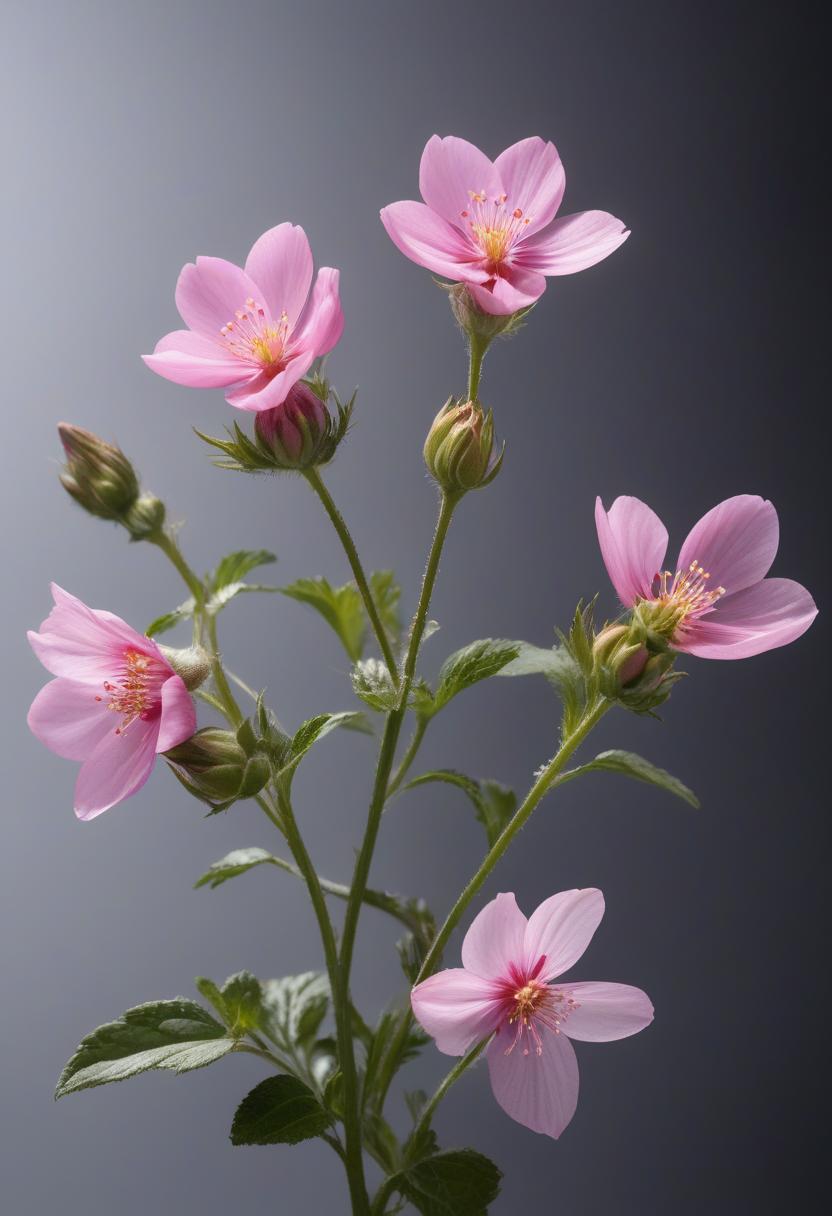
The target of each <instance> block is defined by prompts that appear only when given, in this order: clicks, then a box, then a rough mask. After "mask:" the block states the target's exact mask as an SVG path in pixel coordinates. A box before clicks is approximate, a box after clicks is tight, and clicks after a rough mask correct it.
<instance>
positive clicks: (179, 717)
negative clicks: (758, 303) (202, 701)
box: [156, 676, 196, 752]
mask: <svg viewBox="0 0 832 1216" xmlns="http://www.w3.org/2000/svg"><path fill="white" fill-rule="evenodd" d="M195 730H196V709H195V707H194V703H193V699H192V697H191V694H190V693H189V692H188V690H187V688H186V687H185V684H184V681H183V680H182V678H181V677H180V676H171V677H170V679H169V680H165V682H164V684H163V685H162V716H161V721H160V722H159V737H158V738H157V740H156V751H157V752H166V751H167V750H168V749H169V748H171V747H176V745H177V744H178V743H184V742H185V740H186V739H190V737H191V735H192V734H193V733H194V731H195Z"/></svg>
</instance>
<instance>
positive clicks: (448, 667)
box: [420, 638, 519, 717]
mask: <svg viewBox="0 0 832 1216" xmlns="http://www.w3.org/2000/svg"><path fill="white" fill-rule="evenodd" d="M518 650H519V643H518V642H506V641H499V640H498V641H494V640H493V639H491V638H486V639H484V640H483V641H480V642H471V644H470V645H468V646H464V647H463V648H462V650H457V651H456V652H455V653H454V654H452V655H451V656H450V657H449V658H447V659H446V660H445V662H444V663H443V664H442V667H441V668H440V671H439V683H438V686H437V689H436V692H435V693H434V697H433V704H432V705H431V706H429V707H426V708H425V709H424V710H421V711H420V712H422V713H423V714H424V716H425V717H429V716H432V715H433V714H435V713H438V711H439V710H440V709H442V708H443V707H444V706H445V705H447V704H448V702H449V701H450V700H451V698H452V697H455V696H456V695H457V693H460V692H462V691H463V689H465V688H470V687H471V685H472V684H477V683H478V682H479V681H480V680H487V679H488V678H489V677H490V676H495V675H496V674H497V673H498V672H499V671H501V670H502V668H503V667H505V666H506V664H507V663H510V662H511V661H512V660H513V659H516V658H517V654H518Z"/></svg>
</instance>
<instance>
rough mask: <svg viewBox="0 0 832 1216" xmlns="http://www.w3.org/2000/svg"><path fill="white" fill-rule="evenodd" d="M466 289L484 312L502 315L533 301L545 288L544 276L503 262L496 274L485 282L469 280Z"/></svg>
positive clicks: (527, 305) (497, 315) (527, 306)
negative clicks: (494, 277)
mask: <svg viewBox="0 0 832 1216" xmlns="http://www.w3.org/2000/svg"><path fill="white" fill-rule="evenodd" d="M468 290H469V291H470V293H471V295H472V296H473V297H474V300H475V302H476V303H477V305H478V307H479V308H481V309H482V311H483V312H487V313H490V314H491V316H495V317H505V316H510V315H511V313H513V312H520V310H521V309H522V308H530V307H531V306H532V304H534V303H536V302H537V301H538V300H539V299H540V297H541V296H542V295H543V293H544V291H545V290H546V280H545V279H544V277H543V275H542V274H538V273H537V271H534V270H528V269H526V268H525V267H523V266H517V265H505V266H503V267H502V268H501V271H500V275H499V277H498V278H496V279H489V280H488V284H487V286H486V285H482V286H481V285H478V284H477V283H473V282H469V283H468Z"/></svg>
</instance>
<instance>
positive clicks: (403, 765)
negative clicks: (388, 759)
mask: <svg viewBox="0 0 832 1216" xmlns="http://www.w3.org/2000/svg"><path fill="white" fill-rule="evenodd" d="M427 728H428V719H427V718H419V719H418V721H417V722H416V729H415V730H414V731H413V735H412V737H411V739H410V742H409V743H408V745H407V749H406V751H405V753H404V755H403V756H402V758H401V761H400V763H399V767H398V768H397V769H396V771H395V773H394V774H393V777H392V778H391V780H390V784H389V785H388V787H387V797H388V798H392V796H393V794H395V792H396V790H397V789H398V788H399V786H400V785H401V783H402V782H403V781H404V779H405V777H406V776H407V774H408V772H409V771H410V766H411V764H412V763H413V761H414V760H415V759H416V755H417V753H418V751H419V748H420V747H421V745H422V740H423V739H424V737H425V731H426V730H427Z"/></svg>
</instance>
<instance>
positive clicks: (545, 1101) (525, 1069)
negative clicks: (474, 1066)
mask: <svg viewBox="0 0 832 1216" xmlns="http://www.w3.org/2000/svg"><path fill="white" fill-rule="evenodd" d="M513 1039H514V1032H513V1029H512V1027H510V1026H508V1025H506V1024H504V1025H503V1026H501V1028H500V1031H499V1033H498V1034H497V1035H496V1037H495V1038H494V1039H493V1040H492V1042H491V1044H490V1045H489V1048H488V1071H489V1074H490V1077H491V1088H492V1090H493V1091H494V1097H495V1098H496V1099H497V1101H498V1102H499V1104H500V1106H502V1108H503V1110H504V1111H505V1112H506V1114H507V1115H510V1116H511V1118H512V1119H515V1120H516V1121H517V1122H518V1123H522V1124H523V1126H524V1127H528V1128H531V1130H532V1131H533V1132H541V1133H542V1134H543V1135H545V1136H552V1137H553V1138H554V1139H555V1140H557V1138H558V1136H559V1135H560V1134H561V1132H562V1131H563V1129H564V1128H565V1127H566V1126H567V1124H568V1123H569V1121H570V1120H571V1118H572V1116H573V1115H574V1113H575V1108H576V1106H577V1105H578V1061H577V1059H576V1058H575V1049H574V1048H573V1046H572V1044H571V1043H570V1042H569V1040H568V1039H567V1037H566V1036H565V1035H563V1034H553V1033H552V1032H551V1031H547V1030H544V1031H543V1035H542V1052H541V1054H540V1055H538V1054H537V1053H536V1052H535V1051H534V1050H531V1051H530V1052H529V1054H528V1055H524V1054H523V1044H522V1043H518V1044H517V1046H516V1047H515V1048H514V1050H513V1051H510V1052H507V1050H506V1049H507V1048H508V1047H509V1046H510V1045H511V1043H512V1042H513Z"/></svg>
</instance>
